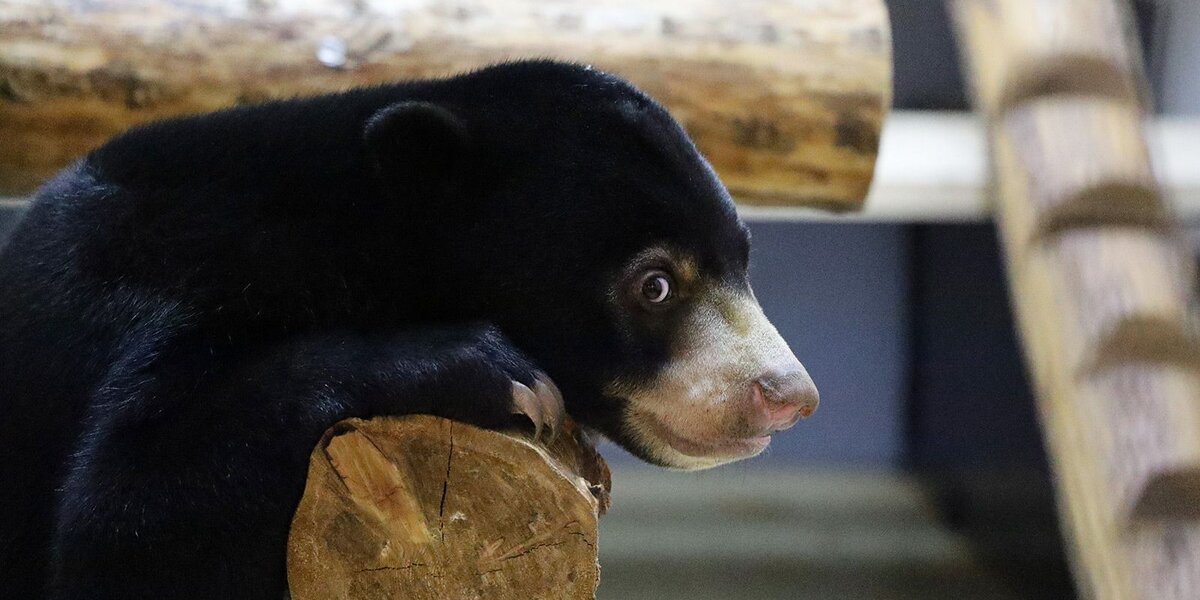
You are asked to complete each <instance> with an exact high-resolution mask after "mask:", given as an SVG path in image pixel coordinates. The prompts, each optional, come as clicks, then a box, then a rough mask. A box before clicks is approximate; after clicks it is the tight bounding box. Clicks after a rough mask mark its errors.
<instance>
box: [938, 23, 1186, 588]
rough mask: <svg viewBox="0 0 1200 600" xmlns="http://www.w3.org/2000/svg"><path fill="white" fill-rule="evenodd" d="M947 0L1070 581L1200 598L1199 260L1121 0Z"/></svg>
mask: <svg viewBox="0 0 1200 600" xmlns="http://www.w3.org/2000/svg"><path fill="white" fill-rule="evenodd" d="M952 7H953V8H954V9H955V10H954V13H955V15H956V17H957V25H958V29H959V35H960V39H961V41H962V46H963V47H964V48H965V49H966V53H965V54H966V55H967V58H968V66H969V67H970V71H971V77H972V81H973V83H974V89H975V93H976V102H977V104H978V106H979V108H980V109H981V110H982V111H984V112H985V113H986V115H987V116H988V117H989V119H990V126H991V135H992V149H993V153H992V154H993V160H994V162H995V171H996V177H997V183H998V186H997V193H998V217H999V224H1000V227H1001V232H1002V239H1003V241H1004V246H1005V254H1006V257H1007V261H1008V267H1009V275H1010V280H1011V288H1012V294H1013V300H1014V305H1015V308H1016V310H1017V315H1018V320H1019V324H1020V328H1021V334H1022V338H1023V341H1024V345H1025V349H1026V356H1027V359H1028V363H1029V367H1030V370H1031V371H1032V374H1033V380H1034V383H1035V385H1036V388H1037V391H1038V396H1039V407H1040V412H1041V417H1042V427H1043V430H1044V433H1045V436H1046V444H1047V447H1048V448H1049V450H1050V455H1051V460H1052V462H1053V465H1054V468H1055V474H1056V481H1057V485H1058V488H1059V494H1060V496H1061V502H1060V510H1061V511H1062V515H1063V521H1064V524H1065V529H1066V530H1067V532H1068V534H1069V539H1068V541H1069V542H1070V543H1069V546H1070V547H1071V550H1072V558H1073V564H1074V567H1075V573H1076V580H1077V581H1078V583H1079V589H1080V591H1081V593H1082V595H1083V596H1084V597H1088V598H1096V599H1101V600H1109V599H1144V600H1168V599H1176V600H1185V599H1195V598H1200V521H1198V519H1200V338H1198V337H1197V328H1196V321H1195V316H1194V314H1193V312H1192V307H1194V306H1195V302H1196V298H1195V296H1194V290H1193V289H1192V286H1191V284H1190V282H1191V281H1193V277H1194V275H1193V273H1192V271H1191V260H1190V258H1189V257H1188V256H1187V254H1186V252H1185V251H1184V249H1183V247H1182V244H1181V241H1180V239H1179V236H1178V231H1177V226H1176V225H1175V224H1174V222H1173V219H1172V218H1171V215H1170V214H1169V212H1168V211H1167V210H1166V208H1165V207H1164V205H1163V201H1162V197H1161V193H1160V191H1159V188H1158V186H1157V185H1156V184H1155V182H1154V178H1153V176H1152V172H1153V171H1152V169H1151V165H1150V163H1149V159H1148V157H1147V152H1146V142H1145V137H1144V134H1143V132H1142V127H1141V122H1142V119H1143V115H1142V112H1141V110H1142V109H1141V106H1142V103H1141V93H1140V89H1141V88H1140V84H1141V75H1140V71H1139V70H1138V68H1137V66H1136V65H1137V64H1138V61H1137V60H1136V59H1135V58H1134V56H1135V54H1136V50H1135V49H1134V46H1133V45H1131V43H1130V41H1129V40H1130V36H1129V35H1128V32H1129V30H1130V28H1131V26H1130V25H1129V24H1128V23H1129V22H1130V21H1129V20H1128V15H1126V14H1125V10H1126V7H1124V6H1123V5H1121V4H1119V3H1117V2H1115V1H1114V0H1011V1H1010V0H1005V1H1004V2H994V1H990V0H955V1H954V2H953V4H952ZM1033 17H1036V18H1033Z"/></svg>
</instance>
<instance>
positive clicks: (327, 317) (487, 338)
mask: <svg viewBox="0 0 1200 600" xmlns="http://www.w3.org/2000/svg"><path fill="white" fill-rule="evenodd" d="M749 249H750V244H749V236H748V231H747V228H746V226H745V225H744V224H743V223H742V222H741V221H740V220H739V218H738V216H737V213H736V211H735V209H734V204H733V202H732V201H731V199H730V196H729V194H728V192H727V191H726V189H725V188H724V187H723V186H722V184H721V183H720V182H719V180H718V179H717V177H716V175H715V174H714V172H713V170H712V169H711V168H710V166H709V165H708V163H707V162H706V161H705V160H704V159H703V158H702V157H701V155H700V154H699V153H698V152H697V150H696V148H695V147H694V145H693V144H692V142H691V141H690V139H689V138H688V136H687V135H686V134H685V133H684V131H683V129H682V128H681V127H680V125H679V124H677V123H676V122H675V121H674V120H673V119H672V118H671V117H670V116H669V115H668V113H667V112H666V111H665V110H664V109H663V108H662V107H661V106H660V105H658V104H657V103H656V102H655V101H653V100H652V99H651V98H649V97H648V96H647V95H645V94H644V93H642V92H641V91H639V90H637V89H636V88H634V87H633V86H631V85H630V84H628V83H626V82H624V81H622V80H621V79H619V78H617V77H615V76H613V75H610V74H606V73H603V72H601V71H598V70H594V69H591V68H589V67H585V66H580V65H573V64H564V63H557V62H551V61H530V62H517V63H508V64H503V65H498V66H494V67H489V68H485V69H481V70H478V71H475V72H471V73H467V74H463V75H460V76H456V77H451V78H447V79H440V80H426V81H414V82H406V83H399V84H395V85H385V86H379V87H371V88H364V89H357V90H352V91H347V92H343V93H337V94H331V95H325V96H318V97H312V98H302V99H291V100H283V101H275V102H268V103H265V104H261V105H255V106H241V107H236V108H231V109H227V110H223V111H220V112H216V113H212V114H206V115H199V116H190V117H184V118H177V119H171V120H166V121H160V122H155V123H152V124H148V125H144V126H139V127H136V128H134V129H132V130H130V131H128V132H127V133H124V134H122V135H120V136H118V137H116V138H114V139H113V140H111V141H110V142H108V143H107V144H105V145H104V146H102V147H100V148H98V149H96V150H94V151H92V152H90V153H89V154H87V155H86V156H85V157H84V158H82V159H81V160H79V161H78V162H77V163H75V164H74V165H72V166H71V167H69V168H67V169H66V170H65V171H64V172H62V173H61V174H60V175H58V176H57V177H56V178H54V179H53V180H51V181H50V182H48V183H47V184H46V185H45V186H44V187H43V188H42V189H41V190H40V191H39V192H38V194H37V196H36V198H35V199H34V201H33V203H32V205H31V207H30V209H29V211H28V213H27V215H26V217H25V218H24V220H23V222H22V223H21V225H20V226H19V228H18V229H17V231H16V232H15V233H14V235H13V237H12V239H11V241H10V242H9V244H8V246H7V247H6V248H5V249H4V250H3V254H2V255H0V436H2V438H0V439H2V440H3V444H4V448H5V456H4V460H2V461H0V482H3V483H2V485H0V507H2V510H0V573H3V576H2V577H0V597H3V598H53V599H57V600H67V599H71V600H74V599H84V598H87V599H100V600H108V599H112V600H116V599H121V600H129V599H154V600H160V599H163V598H171V599H188V598H206V599H222V600H224V599H230V598H238V599H247V598H250V599H259V598H262V599H268V598H269V599H271V600H278V598H280V597H282V595H283V593H284V590H286V575H285V552H284V549H285V545H286V540H287V534H288V528H289V523H290V520H291V517H292V514H293V512H294V510H295V508H296V504H297V502H298V501H299V499H300V496H301V494H302V492H303V487H304V483H305V475H306V472H307V462H308V456H309V453H310V451H311V450H312V448H313V447H314V445H315V444H316V442H317V441H318V440H319V438H320V437H321V435H322V433H323V432H325V431H326V430H327V429H328V428H329V427H330V426H332V425H333V424H334V423H336V422H338V421H340V420H342V419H346V418H349V417H364V418H365V417H372V416H380V415H401V414H413V413H426V414H434V415H441V416H445V417H447V418H452V419H457V420H460V421H464V422H469V423H473V424H477V425H480V426H484V427H490V428H507V427H518V426H529V425H530V424H529V423H528V422H524V423H522V422H520V420H519V419H516V418H514V413H524V414H527V415H534V419H533V420H535V421H538V422H537V423H533V424H532V426H533V427H534V428H535V429H536V430H537V431H538V433H539V434H542V435H553V434H554V428H555V424H556V423H557V421H558V418H559V416H560V415H561V414H562V411H563V410H564V409H565V411H566V412H567V413H569V414H570V415H571V416H572V417H573V418H574V419H575V420H576V421H577V422H579V423H580V424H581V425H582V426H583V427H585V428H586V429H588V430H590V431H594V432H597V433H599V434H602V435H604V436H606V437H608V438H610V439H612V440H614V441H615V442H617V443H618V444H620V445H622V446H623V447H625V448H627V449H628V450H629V451H631V452H632V453H634V454H635V455H637V456H639V457H641V458H643V459H645V460H647V461H649V462H652V463H656V464H659V465H663V466H667V467H674V468H681V469H696V468H705V467H711V466H714V465H718V464H722V463H726V462H730V461H733V460H738V459H741V458H745V457H749V456H753V455H755V454H758V453H759V452H761V451H762V450H763V449H764V448H765V447H766V446H767V444H768V442H769V441H770V435H771V434H772V433H774V432H776V431H780V430H783V429H786V428H788V427H790V426H791V425H793V424H794V423H795V422H796V421H797V420H798V419H800V418H802V417H805V416H808V415H809V414H811V413H812V411H813V410H814V409H815V408H816V405H817V402H818V397H817V392H816V389H815V387H814V386H813V384H812V381H811V379H810V378H809V376H808V374H807V373H806V372H805V370H804V368H803V367H802V366H801V364H800V362H799V361H797V359H796V357H795V356H794V355H793V354H792V352H791V350H789V349H788V347H787V344H786V343H785V342H784V341H783V339H782V338H781V337H780V336H779V334H778V333H777V332H776V331H775V329H774V328H773V327H772V326H771V324H770V323H769V322H768V321H767V319H766V318H765V317H764V315H763V313H762V310H761V309H760V308H759V305H758V303H757V301H756V300H755V298H754V294H753V292H752V291H751V288H750V285H749V281H748V278H747V263H748V261H749ZM560 390H561V392H560ZM564 402H565V407H564Z"/></svg>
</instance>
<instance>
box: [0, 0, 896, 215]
mask: <svg viewBox="0 0 1200 600" xmlns="http://www.w3.org/2000/svg"><path fill="white" fill-rule="evenodd" d="M0 31H3V32H4V34H3V35H2V36H0V131H3V132H4V136H5V143H4V144H0V195H5V194H8V195H16V194H22V193H26V192H29V191H30V190H31V189H32V188H33V187H34V186H36V185H37V184H39V183H40V182H41V181H43V180H44V179H46V178H47V177H49V176H50V175H51V174H53V173H54V172H55V171H56V170H57V169H59V168H60V167H62V166H63V165H64V164H66V163H67V162H68V161H70V160H72V159H73V158H75V157H78V156H80V155H81V154H83V153H84V152H86V151H87V150H88V149H89V148H92V147H95V146H96V145H98V144H100V143H101V142H103V141H104V140H105V139H107V138H108V137H110V136H112V135H113V134H115V133H117V132H119V131H121V130H123V129H125V128H126V127H128V126H130V125H133V124H135V123H141V122H145V121H148V120H152V119H159V118H163V117H167V116H171V115H177V114H181V113H192V112H199V111H207V110H212V109H217V108H221V107H225V106H230V105H235V104H242V103H248V102H258V101H261V100H265V99H268V98H279V97H288V96H293V95H305V94H313V93H318V92H322V91H328V90H339V89H344V88H349V87H352V86H357V85H366V84H374V83H379V82H387V81H394V80H400V79H410V78H424V77H436V76H444V75H448V74H453V73H457V72H461V71H465V70H468V69H472V68H475V67H478V66H481V65H485V64H489V63H494V62H497V61H502V60H509V59H515V58H524V57H542V56H550V57H557V58H563V59H570V60H576V61H581V62H586V63H589V64H595V65H597V66H598V67H601V68H604V69H607V70H611V71H613V72H615V73H617V74H620V75H623V76H625V77H627V78H629V79H630V80H632V81H633V82H634V83H636V84H638V85H640V86H641V87H643V88H644V89H645V90H647V91H648V92H649V93H651V94H652V95H654V96H655V97H657V98H659V99H661V100H662V101H663V102H664V103H665V104H666V105H667V106H668V108H670V109H671V110H672V112H673V113H674V114H675V115H676V116H677V117H678V118H679V119H680V121H681V122H682V123H683V124H684V126H685V127H686V128H687V129H688V131H689V132H690V133H691V134H692V136H693V137H694V138H695V139H696V142H697V144H698V146H699V147H700V149H701V150H702V151H703V152H704V153H705V154H706V155H707V156H708V158H709V159H710V160H711V161H712V163H713V165H714V166H715V168H716V169H717V171H718V172H719V173H720V175H721V176H722V177H723V179H724V180H725V182H726V183H727V184H728V186H729V187H730V189H731V191H732V192H733V193H734V195H735V196H736V197H737V198H738V199H739V201H742V202H745V203H752V204H777V205H786V206H796V205H808V206H820V207H825V208H832V209H838V210H848V209H855V208H858V207H860V206H861V204H862V201H863V199H864V198H865V196H866V192H867V189H868V187H869V185H870V181H871V174H872V170H873V167H874V161H875V154H876V150H877V147H878V143H879V132H880V126H881V122H882V118H883V114H884V111H885V109H886V108H887V106H888V105H889V103H890V75H891V44H890V38H889V30H888V25H887V13H886V9H885V8H884V5H883V2H882V0H841V1H840V2H828V1H827V0H747V1H745V2H724V1H721V0H666V1H662V2H638V1H636V0H588V1H586V2H585V1H562V2H544V1H543V0H497V1H485V0H456V1H455V2H433V1H423V2H392V1H387V0H361V1H356V2H344V3H341V2H337V3H335V2H318V1H316V0H288V1H281V2H247V1H244V0H187V1H185V0H133V1H127V0H121V1H117V0H93V1H89V2H79V1H77V0H46V1H44V2H27V1H23V0H0Z"/></svg>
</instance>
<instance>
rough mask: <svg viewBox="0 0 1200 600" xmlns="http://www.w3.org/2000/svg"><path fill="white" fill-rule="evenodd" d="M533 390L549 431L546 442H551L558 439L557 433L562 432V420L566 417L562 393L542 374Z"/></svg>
mask: <svg viewBox="0 0 1200 600" xmlns="http://www.w3.org/2000/svg"><path fill="white" fill-rule="evenodd" d="M533 389H534V392H535V393H536V394H537V397H538V399H539V400H540V401H541V405H542V419H543V422H544V423H545V426H546V428H547V429H548V430H549V437H547V439H546V441H553V440H554V438H556V437H558V432H560V431H562V424H563V419H564V418H565V417H566V408H565V407H564V406H563V397H562V392H560V391H559V389H558V386H557V385H554V382H553V381H552V380H551V379H550V378H549V377H546V376H545V375H544V374H539V375H538V378H537V381H535V382H534V384H533Z"/></svg>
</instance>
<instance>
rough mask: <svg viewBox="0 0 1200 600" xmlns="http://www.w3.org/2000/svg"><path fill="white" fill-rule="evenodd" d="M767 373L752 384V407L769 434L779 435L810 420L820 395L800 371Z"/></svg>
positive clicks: (804, 373)
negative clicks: (761, 419) (759, 415)
mask: <svg viewBox="0 0 1200 600" xmlns="http://www.w3.org/2000/svg"><path fill="white" fill-rule="evenodd" d="M797 367H798V368H795V367H792V368H786V369H777V370H772V371H769V372H767V373H765V374H763V375H762V376H760V377H759V378H757V379H755V380H754V382H753V384H752V388H753V390H752V393H753V395H754V404H755V407H756V408H758V409H759V410H760V411H762V417H763V420H764V421H765V423H764V425H765V426H766V427H767V429H769V430H770V431H772V432H774V431H783V430H785V429H788V428H789V427H791V426H792V425H795V424H796V422H797V421H799V420H800V419H807V418H808V417H811V416H812V414H813V413H814V412H816V410H817V405H819V404H820V403H821V396H820V393H819V392H818V391H817V386H816V385H815V384H813V381H812V378H811V377H809V376H808V372H807V371H805V370H804V367H801V366H799V365H797Z"/></svg>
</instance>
